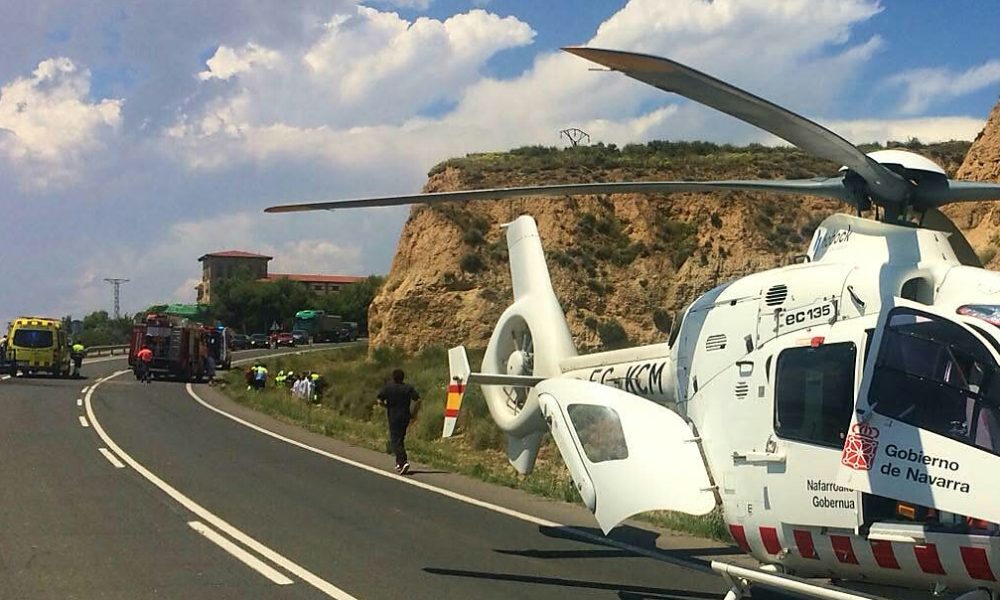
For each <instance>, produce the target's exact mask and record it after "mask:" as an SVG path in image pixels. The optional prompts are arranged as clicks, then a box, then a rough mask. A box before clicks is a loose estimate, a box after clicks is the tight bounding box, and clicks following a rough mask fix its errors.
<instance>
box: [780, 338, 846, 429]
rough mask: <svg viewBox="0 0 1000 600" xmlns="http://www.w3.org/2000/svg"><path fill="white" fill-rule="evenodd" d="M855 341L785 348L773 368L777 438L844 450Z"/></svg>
mask: <svg viewBox="0 0 1000 600" xmlns="http://www.w3.org/2000/svg"><path fill="white" fill-rule="evenodd" d="M856 360H857V349H856V347H855V346H854V344H853V343H850V342H845V343H837V344H825V345H821V346H817V347H815V348H813V347H802V348H789V349H787V350H784V351H783V352H782V353H781V354H779V355H778V365H777V367H775V389H774V394H775V400H774V431H775V433H776V434H778V436H779V437H782V438H785V439H791V440H797V441H801V442H808V443H810V444H818V445H821V446H830V447H831V448H842V447H843V446H844V436H845V434H846V432H847V428H848V426H849V425H850V424H851V414H852V412H853V410H854V373H855V370H856V365H857V362H856Z"/></svg>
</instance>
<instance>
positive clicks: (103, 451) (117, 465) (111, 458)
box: [98, 448, 125, 469]
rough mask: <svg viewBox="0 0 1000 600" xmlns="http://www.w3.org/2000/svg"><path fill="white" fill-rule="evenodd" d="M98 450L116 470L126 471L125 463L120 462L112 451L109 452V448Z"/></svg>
mask: <svg viewBox="0 0 1000 600" xmlns="http://www.w3.org/2000/svg"><path fill="white" fill-rule="evenodd" d="M98 450H100V451H101V454H103V455H104V458H106V459H108V462H109V463H111V464H112V465H114V466H115V468H116V469H124V468H125V463H123V462H122V461H120V460H118V457H117V456H115V455H114V454H113V453H112V452H111V450H108V449H107V448H98Z"/></svg>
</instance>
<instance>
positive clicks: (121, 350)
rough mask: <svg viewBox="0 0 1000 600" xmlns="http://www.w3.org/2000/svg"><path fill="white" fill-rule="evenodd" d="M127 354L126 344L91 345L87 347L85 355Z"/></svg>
mask: <svg viewBox="0 0 1000 600" xmlns="http://www.w3.org/2000/svg"><path fill="white" fill-rule="evenodd" d="M116 354H128V344H123V345H121V346H91V347H89V348H87V356H115V355H116Z"/></svg>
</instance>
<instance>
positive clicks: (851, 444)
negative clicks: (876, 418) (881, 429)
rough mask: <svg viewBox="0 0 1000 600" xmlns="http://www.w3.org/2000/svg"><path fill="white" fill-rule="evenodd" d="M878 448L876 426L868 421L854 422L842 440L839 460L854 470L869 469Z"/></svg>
mask: <svg viewBox="0 0 1000 600" xmlns="http://www.w3.org/2000/svg"><path fill="white" fill-rule="evenodd" d="M877 449H878V428H876V427H872V426H871V425H869V424H868V423H855V424H854V425H853V426H852V427H851V432H850V433H848V434H847V439H846V440H845V441H844V453H843V454H842V455H841V457H840V462H841V463H842V464H844V465H845V466H848V467H850V468H852V469H854V470H855V471H870V470H871V468H872V464H873V463H874V462H875V450H877Z"/></svg>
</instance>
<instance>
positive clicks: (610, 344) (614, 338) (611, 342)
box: [597, 319, 631, 350]
mask: <svg viewBox="0 0 1000 600" xmlns="http://www.w3.org/2000/svg"><path fill="white" fill-rule="evenodd" d="M597 335H598V336H599V337H600V338H601V345H602V346H604V348H605V349H606V350H616V349H618V348H625V347H626V346H628V345H629V344H631V342H630V341H629V339H628V334H626V333H625V328H624V327H622V324H621V323H619V322H618V319H608V320H607V321H603V322H602V323H600V324H599V325H598V326H597Z"/></svg>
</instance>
